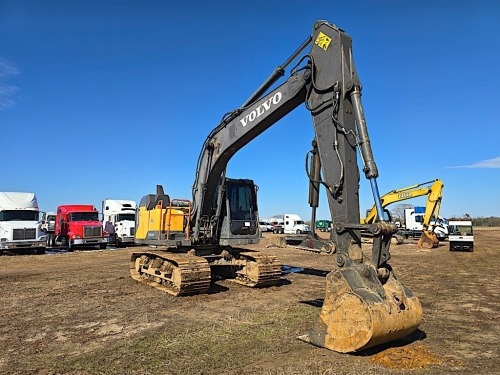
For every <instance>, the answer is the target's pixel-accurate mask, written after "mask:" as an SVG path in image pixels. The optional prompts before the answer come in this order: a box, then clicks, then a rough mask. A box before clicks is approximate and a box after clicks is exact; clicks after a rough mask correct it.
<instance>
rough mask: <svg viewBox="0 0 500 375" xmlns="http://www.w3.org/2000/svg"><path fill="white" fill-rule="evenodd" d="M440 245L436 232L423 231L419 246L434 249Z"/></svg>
mask: <svg viewBox="0 0 500 375" xmlns="http://www.w3.org/2000/svg"><path fill="white" fill-rule="evenodd" d="M438 246H439V240H438V238H437V236H436V233H433V232H430V231H428V230H424V231H422V235H421V236H420V238H419V240H418V243H417V247H421V248H424V249H433V248H435V247H438Z"/></svg>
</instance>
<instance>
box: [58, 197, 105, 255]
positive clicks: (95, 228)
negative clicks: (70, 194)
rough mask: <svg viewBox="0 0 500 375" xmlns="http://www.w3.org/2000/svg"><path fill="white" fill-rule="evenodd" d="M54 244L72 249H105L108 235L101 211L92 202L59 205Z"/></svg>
mask: <svg viewBox="0 0 500 375" xmlns="http://www.w3.org/2000/svg"><path fill="white" fill-rule="evenodd" d="M54 232H55V233H54V234H55V238H54V245H55V246H56V247H61V248H64V249H66V250H68V251H72V250H73V249H74V248H75V247H76V246H78V247H94V246H98V247H99V248H101V249H105V248H106V246H107V235H106V233H105V232H104V230H103V228H102V223H101V221H100V220H99V211H97V209H96V208H95V207H94V206H93V205H90V204H66V205H61V206H59V207H57V211H56V224H55V230H54Z"/></svg>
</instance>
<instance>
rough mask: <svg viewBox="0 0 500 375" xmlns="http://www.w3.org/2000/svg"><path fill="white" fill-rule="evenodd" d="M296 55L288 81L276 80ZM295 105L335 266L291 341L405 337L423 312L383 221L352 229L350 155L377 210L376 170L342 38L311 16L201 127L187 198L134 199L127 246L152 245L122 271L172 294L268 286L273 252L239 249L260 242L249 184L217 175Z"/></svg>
mask: <svg viewBox="0 0 500 375" xmlns="http://www.w3.org/2000/svg"><path fill="white" fill-rule="evenodd" d="M306 48H308V50H307V51H306V52H304V51H305V50H306ZM294 61H295V62H296V63H295V65H294V66H293V67H292V68H291V69H290V76H289V77H288V78H287V79H286V80H285V81H284V82H283V83H281V84H279V85H278V86H277V87H276V86H275V85H274V84H275V83H276V82H277V81H278V79H279V78H280V77H282V76H283V75H284V73H285V69H286V68H287V66H289V65H290V64H291V63H292V62H294ZM301 104H303V105H305V107H306V108H307V109H308V110H309V111H310V113H311V115H312V122H313V128H314V137H313V144H314V149H315V152H316V156H315V157H314V158H313V159H314V173H312V175H313V176H314V175H321V179H319V178H318V179H317V180H315V182H317V183H320V184H321V185H323V186H324V187H325V188H326V190H327V200H328V204H329V208H330V214H331V219H332V221H333V223H334V229H333V230H332V231H331V238H330V240H329V241H328V245H329V246H330V247H332V248H334V250H335V251H331V252H330V253H331V254H332V255H331V257H330V256H328V257H326V258H325V259H329V260H330V262H329V263H330V266H331V268H332V269H333V270H332V271H331V272H330V273H329V274H328V276H327V277H326V292H325V298H324V302H323V306H322V309H321V313H320V316H319V319H318V320H317V322H316V323H315V324H314V326H313V328H312V329H311V331H310V332H309V333H308V334H306V335H304V336H302V337H301V338H302V339H303V340H304V341H307V342H309V343H311V344H313V345H316V346H320V347H325V348H328V349H331V350H334V351H337V352H342V353H347V352H355V351H359V350H363V349H366V348H369V347H372V346H374V345H377V344H381V343H384V342H388V341H392V340H395V339H398V338H401V337H404V336H406V335H408V334H409V333H411V332H413V331H414V330H416V329H417V327H418V326H419V324H420V322H421V320H422V307H421V305H420V302H419V300H418V298H417V297H416V296H415V295H414V294H413V293H412V292H411V291H410V290H409V289H408V288H405V287H404V286H403V285H402V284H401V283H400V282H399V281H398V279H397V278H396V275H395V273H394V271H393V269H392V267H391V266H390V265H389V260H390V258H391V255H390V251H389V247H390V239H391V236H392V234H393V233H395V232H396V231H397V228H396V226H395V225H394V224H391V223H387V222H384V221H382V220H379V221H377V222H375V223H373V224H369V225H365V224H360V217H359V197H358V192H359V191H358V190H359V186H358V184H359V168H358V163H357V152H358V150H359V152H360V154H361V160H362V162H363V165H362V169H363V172H364V174H365V176H366V178H367V179H368V180H369V182H370V185H371V189H372V193H373V197H374V200H375V204H376V205H377V209H378V212H382V208H381V205H380V194H379V192H378V186H377V180H376V179H377V177H378V175H379V173H378V169H377V166H376V164H375V161H374V158H373V154H372V149H371V145H370V139H369V136H368V130H367V125H366V121H365V116H364V113H363V108H362V104H361V82H360V80H359V78H358V75H357V72H356V69H355V65H354V61H353V54H352V41H351V37H350V36H349V35H348V34H346V33H345V32H344V31H343V30H341V29H340V28H338V27H337V26H335V25H333V24H331V23H329V22H327V21H317V22H316V23H315V24H314V27H313V31H312V34H311V35H310V36H309V37H307V38H306V40H305V41H304V42H303V43H302V44H301V45H300V46H299V48H298V49H297V50H296V51H295V52H294V53H293V54H292V55H291V56H290V57H289V58H288V59H287V60H286V61H285V62H284V63H283V64H282V65H280V66H278V67H277V68H276V69H275V70H274V72H273V73H272V74H271V75H270V76H269V78H268V79H267V80H266V81H265V82H264V83H262V85H261V86H260V87H259V88H258V89H257V90H256V91H255V92H254V93H253V94H252V95H251V96H250V97H249V98H248V99H247V100H246V101H245V103H244V104H243V105H242V106H241V107H240V108H237V109H235V110H234V111H232V112H230V113H228V114H226V115H225V116H224V117H223V119H222V121H221V123H220V124H219V125H217V126H216V127H215V128H214V129H213V130H212V131H211V132H210V133H209V135H208V137H207V138H206V140H205V142H204V144H203V147H202V150H201V153H200V156H199V159H198V163H197V166H196V173H195V182H194V185H193V190H192V193H193V196H192V200H191V201H189V202H188V201H183V200H176V199H172V200H171V199H170V197H169V196H168V195H166V194H164V192H163V189H161V188H158V190H157V192H156V194H151V195H149V196H146V197H144V198H143V200H141V204H140V205H139V206H140V207H139V215H138V220H139V223H138V226H137V231H136V241H137V242H138V243H140V244H145V245H155V246H157V249H156V250H155V251H144V252H141V251H139V252H136V253H134V254H132V257H131V264H130V271H131V275H132V277H133V278H134V279H136V280H137V281H140V282H143V283H146V284H148V285H151V286H154V287H156V288H158V289H160V290H163V291H165V292H167V293H170V294H173V295H179V296H180V295H186V294H195V293H203V292H206V291H207V289H208V288H209V285H210V279H211V278H214V277H225V278H228V279H231V280H234V281H237V282H240V283H242V284H244V285H247V286H265V285H273V284H276V282H277V281H278V280H279V277H280V276H279V275H280V272H279V268H280V267H279V264H278V262H277V259H275V258H274V257H271V256H265V255H262V254H259V253H258V252H251V251H247V250H244V249H242V248H241V246H244V245H247V244H254V243H257V242H258V241H259V231H258V224H259V223H258V206H257V200H256V199H257V194H256V190H257V188H256V185H255V184H254V182H253V181H252V180H248V179H230V178H228V177H226V167H227V165H228V162H229V160H230V159H231V157H232V156H233V155H234V154H235V153H236V152H237V151H238V150H240V149H241V148H242V147H244V146H245V145H246V144H248V143H249V142H250V141H252V140H253V139H255V138H256V137H258V136H259V135H260V134H261V133H262V132H264V131H265V130H266V129H268V128H270V127H271V126H273V125H274V124H276V123H277V122H278V121H279V120H280V119H281V118H283V117H284V116H286V115H287V114H288V113H290V112H291V111H293V110H294V109H296V108H297V107H298V106H299V105H301ZM146 223H148V224H146ZM151 223H154V225H153V226H151V225H149V224H151ZM362 232H369V233H371V234H372V235H373V237H374V240H373V245H372V249H371V253H370V254H369V255H366V254H364V253H363V251H362V249H361V233H362Z"/></svg>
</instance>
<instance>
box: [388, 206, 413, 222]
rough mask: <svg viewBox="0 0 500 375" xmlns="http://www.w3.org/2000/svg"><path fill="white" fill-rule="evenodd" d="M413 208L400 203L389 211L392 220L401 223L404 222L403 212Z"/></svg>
mask: <svg viewBox="0 0 500 375" xmlns="http://www.w3.org/2000/svg"><path fill="white" fill-rule="evenodd" d="M413 207H414V206H413V205H411V204H408V203H400V204H397V205H395V206H394V208H393V209H392V210H391V215H392V220H394V221H397V220H399V221H400V222H401V223H404V221H405V210H406V209H407V208H413Z"/></svg>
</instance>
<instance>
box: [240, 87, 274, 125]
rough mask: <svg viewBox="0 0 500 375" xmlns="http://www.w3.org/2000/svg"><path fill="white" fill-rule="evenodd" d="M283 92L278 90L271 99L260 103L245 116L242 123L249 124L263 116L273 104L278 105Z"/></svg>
mask: <svg viewBox="0 0 500 375" xmlns="http://www.w3.org/2000/svg"><path fill="white" fill-rule="evenodd" d="M281 97H282V94H281V92H279V91H278V92H277V93H276V94H274V95H273V96H271V97H270V98H269V99H267V100H266V101H265V102H264V103H262V104H261V105H259V106H258V107H257V108H255V109H254V110H252V111H251V112H250V113H248V114H247V115H246V116H245V117H243V118H242V119H241V120H240V122H241V125H243V126H247V124H248V123H249V122H253V121H254V120H255V119H256V118H258V117H260V116H262V115H263V114H264V113H266V112H267V111H269V109H270V108H271V106H272V105H276V104H278V103H279V102H280V101H281Z"/></svg>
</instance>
